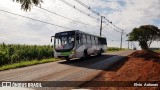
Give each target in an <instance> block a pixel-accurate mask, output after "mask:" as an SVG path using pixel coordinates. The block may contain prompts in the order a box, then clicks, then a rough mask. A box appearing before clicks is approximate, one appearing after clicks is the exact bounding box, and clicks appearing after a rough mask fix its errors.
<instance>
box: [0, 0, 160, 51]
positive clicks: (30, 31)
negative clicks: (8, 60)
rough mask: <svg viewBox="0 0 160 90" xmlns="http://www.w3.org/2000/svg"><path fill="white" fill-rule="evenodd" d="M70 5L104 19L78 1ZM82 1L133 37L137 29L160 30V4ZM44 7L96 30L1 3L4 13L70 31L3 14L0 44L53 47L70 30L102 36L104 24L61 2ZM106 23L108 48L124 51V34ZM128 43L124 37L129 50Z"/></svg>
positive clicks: (50, 0)
mask: <svg viewBox="0 0 160 90" xmlns="http://www.w3.org/2000/svg"><path fill="white" fill-rule="evenodd" d="M66 1H67V2H68V3H70V4H72V5H74V6H76V8H79V9H80V10H81V11H83V12H85V13H87V14H90V15H91V16H93V17H95V18H99V19H100V16H98V15H96V14H94V13H92V12H91V11H90V10H88V9H86V8H85V7H83V6H82V5H80V4H79V3H77V2H76V1H75V0H66ZM80 1H81V2H83V3H84V4H86V5H87V6H90V8H91V9H92V10H94V11H96V12H99V13H100V14H101V15H103V16H105V17H106V18H107V19H108V20H110V21H112V23H113V24H114V25H116V26H117V27H119V28H121V29H124V31H125V32H126V33H130V32H131V31H132V29H133V28H135V27H139V26H141V25H148V24H151V25H155V26H157V27H159V28H160V11H159V10H160V0H80ZM41 7H42V8H45V9H47V10H49V11H52V12H55V13H57V14H60V15H62V16H65V17H67V18H70V19H72V20H77V21H80V22H83V23H86V24H89V25H92V26H89V25H84V24H80V23H78V22H73V21H70V20H67V19H65V18H62V17H59V16H56V15H54V14H52V13H49V12H46V11H44V10H42V9H40V8H38V7H35V6H33V7H32V9H31V10H30V11H27V12H26V11H24V10H21V5H20V4H19V3H16V2H13V0H0V10H5V11H9V12H12V13H16V14H19V15H23V16H27V17H30V18H35V19H38V20H41V21H45V22H49V23H52V24H56V25H61V26H64V27H68V28H70V29H65V28H60V27H56V26H53V25H49V24H44V23H41V22H37V21H33V20H30V19H26V18H22V17H19V16H16V15H12V14H9V13H5V12H2V11H0V43H3V42H4V43H6V44H31V45H35V44H36V45H52V44H53V43H51V42H50V37H51V36H54V34H55V33H57V32H62V31H69V30H81V31H84V32H87V33H91V34H95V35H99V31H100V30H99V29H100V21H98V20H96V19H93V18H91V17H89V16H87V15H85V14H83V13H81V12H79V11H77V10H76V9H74V8H72V7H70V6H68V5H66V4H65V3H63V2H62V1H61V0H43V3H42V4H41ZM103 22H104V23H103V24H102V26H103V30H102V36H104V37H107V38H108V39H107V42H108V46H109V47H120V39H121V38H120V36H121V33H119V32H116V31H115V30H114V27H113V26H112V25H111V24H109V26H108V25H106V24H107V23H108V22H107V21H106V20H104V19H103ZM105 23H106V24H105ZM111 27H112V28H111ZM126 40H127V37H126V36H125V35H123V45H122V47H123V48H128V42H127V41H126ZM134 44H135V46H136V47H137V48H138V49H140V47H139V44H138V42H134ZM130 46H131V45H130ZM151 47H160V42H153V43H152V44H151Z"/></svg>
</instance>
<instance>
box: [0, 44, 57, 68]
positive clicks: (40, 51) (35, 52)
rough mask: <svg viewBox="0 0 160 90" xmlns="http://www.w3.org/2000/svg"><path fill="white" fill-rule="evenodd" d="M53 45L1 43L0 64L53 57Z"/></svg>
mask: <svg viewBox="0 0 160 90" xmlns="http://www.w3.org/2000/svg"><path fill="white" fill-rule="evenodd" d="M53 56H54V55H53V46H50V45H43V46H37V45H19V44H5V43H2V44H0V66H1V65H6V64H13V63H18V62H22V61H30V60H35V59H37V60H41V59H45V58H53Z"/></svg>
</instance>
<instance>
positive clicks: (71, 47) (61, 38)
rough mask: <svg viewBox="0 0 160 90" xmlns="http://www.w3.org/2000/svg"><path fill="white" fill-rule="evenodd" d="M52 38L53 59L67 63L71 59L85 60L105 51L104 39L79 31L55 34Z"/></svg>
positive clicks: (105, 43)
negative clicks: (60, 59) (61, 59)
mask: <svg viewBox="0 0 160 90" xmlns="http://www.w3.org/2000/svg"><path fill="white" fill-rule="evenodd" d="M53 37H54V57H56V58H63V59H66V60H67V61H68V60H70V59H72V58H83V59H86V58H87V57H88V56H91V55H101V54H102V53H103V52H104V51H106V49H107V42H106V38H104V37H100V36H96V35H92V34H89V33H85V32H82V31H79V30H73V31H65V32H59V33H56V34H55V36H51V42H52V38H53Z"/></svg>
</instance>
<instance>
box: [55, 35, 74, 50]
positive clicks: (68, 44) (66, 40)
mask: <svg viewBox="0 0 160 90" xmlns="http://www.w3.org/2000/svg"><path fill="white" fill-rule="evenodd" d="M73 47H74V37H73V36H62V37H55V50H58V51H61V50H62V51H65V50H69V49H72V48H73Z"/></svg>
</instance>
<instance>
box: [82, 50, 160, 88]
mask: <svg viewBox="0 0 160 90" xmlns="http://www.w3.org/2000/svg"><path fill="white" fill-rule="evenodd" d="M94 81H135V82H136V81H152V82H154V81H160V53H159V54H157V53H154V52H146V51H136V52H135V53H132V54H131V55H129V56H128V57H127V58H125V59H123V60H122V61H121V62H119V63H117V64H115V65H114V66H112V67H111V68H109V69H107V70H105V71H103V72H102V73H101V74H100V75H99V76H97V77H96V78H95V79H94V80H92V81H91V82H88V83H86V84H88V85H89V84H91V83H92V82H94ZM117 84H118V83H117ZM83 86H85V85H82V86H81V87H83ZM90 89H95V90H128V89H129V90H160V86H159V87H94V88H90Z"/></svg>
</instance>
